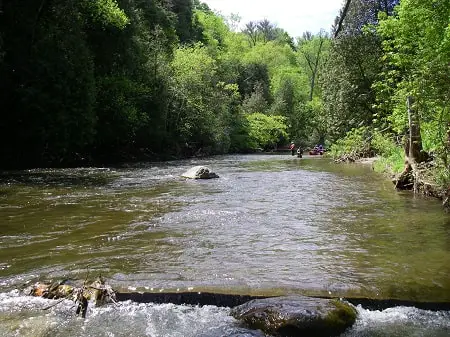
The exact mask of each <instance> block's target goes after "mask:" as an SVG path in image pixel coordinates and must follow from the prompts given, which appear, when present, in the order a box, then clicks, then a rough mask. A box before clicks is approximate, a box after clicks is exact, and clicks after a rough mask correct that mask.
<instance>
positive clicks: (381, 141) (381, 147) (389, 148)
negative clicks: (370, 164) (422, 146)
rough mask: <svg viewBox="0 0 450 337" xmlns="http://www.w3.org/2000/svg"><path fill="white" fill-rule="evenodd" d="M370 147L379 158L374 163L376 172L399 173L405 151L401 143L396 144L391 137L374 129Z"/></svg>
mask: <svg viewBox="0 0 450 337" xmlns="http://www.w3.org/2000/svg"><path fill="white" fill-rule="evenodd" d="M371 146H372V149H373V150H374V151H375V154H377V155H379V156H380V158H379V159H378V160H377V162H376V163H375V164H374V169H375V170H376V171H378V172H392V173H399V172H401V171H402V170H403V168H404V162H405V152H404V149H403V147H402V146H401V144H400V145H399V144H396V142H394V140H393V138H392V137H389V136H388V135H383V134H382V133H381V132H379V131H376V132H374V133H373V135H372V140H371Z"/></svg>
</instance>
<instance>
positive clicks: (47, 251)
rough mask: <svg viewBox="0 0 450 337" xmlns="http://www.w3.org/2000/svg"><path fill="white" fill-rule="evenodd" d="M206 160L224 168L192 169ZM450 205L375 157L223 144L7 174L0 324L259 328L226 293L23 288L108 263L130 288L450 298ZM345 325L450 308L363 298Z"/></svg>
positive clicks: (374, 327)
mask: <svg viewBox="0 0 450 337" xmlns="http://www.w3.org/2000/svg"><path fill="white" fill-rule="evenodd" d="M195 165H207V166H209V167H210V168H212V170H213V171H215V172H216V173H217V174H219V176H220V178H219V179H214V180H202V181H198V180H186V179H183V178H180V175H181V174H182V173H183V172H184V171H185V170H187V169H188V168H190V167H192V166H195ZM449 272H450V217H449V216H448V214H446V213H445V212H443V210H442V208H441V206H440V203H439V202H438V201H436V200H433V199H426V198H423V197H413V196H412V195H411V194H410V193H408V192H396V191H395V190H394V189H393V186H392V183H391V182H389V181H386V178H385V177H382V176H381V175H378V174H376V173H374V172H373V171H372V170H371V168H370V166H363V165H336V164H333V163H332V162H330V161H329V160H327V159H324V158H316V157H310V158H308V157H307V158H303V159H298V158H294V157H291V156H290V155H247V156H223V157H214V158H207V159H201V160H200V159H199V160H187V161H175V162H165V163H142V164H139V165H130V166H128V167H121V168H79V169H46V170H43V169H36V170H28V171H20V172H7V173H4V174H3V175H1V177H0V335H1V336H152V337H156V336H211V337H213V336H261V335H260V334H258V332H254V331H250V330H246V329H245V328H244V327H242V326H240V325H239V323H238V322H237V321H235V320H234V319H233V318H232V317H231V316H229V315H228V313H229V308H218V307H214V306H203V307H197V306H183V305H174V304H151V303H134V302H122V303H121V305H120V306H115V305H108V306H106V307H100V308H94V307H92V306H90V307H89V310H88V314H87V319H86V320H83V319H81V318H77V317H76V316H75V314H74V308H73V303H71V302H69V301H67V303H66V301H64V302H62V303H60V304H58V305H56V306H54V307H52V308H50V309H48V310H42V309H43V308H45V307H48V306H50V305H51V304H52V303H53V302H52V301H51V300H45V299H41V298H30V297H27V296H24V295H23V294H22V293H21V292H20V291H19V290H20V289H21V288H22V286H23V285H24V284H31V283H34V282H35V281H37V280H48V279H58V278H69V279H72V280H74V282H80V284H81V283H82V282H83V280H84V279H85V278H86V277H92V278H93V277H95V276H96V275H99V274H101V275H102V276H103V277H105V278H106V280H107V282H108V283H109V284H111V285H112V286H113V287H114V288H116V289H119V290H122V291H123V290H132V291H146V292H147V291H148V292H177V291H180V292H181V291H194V292H196V291H198V292H204V291H210V292H220V293H236V294H253V295H256V294H258V295H281V294H306V295H326V296H330V295H331V296H343V297H354V296H356V297H374V298H397V299H409V300H417V301H444V302H450V277H449V276H450V273H449ZM358 313H359V315H358V321H357V323H356V324H355V326H354V327H353V328H352V329H351V330H350V331H347V332H346V333H345V334H344V335H343V336H346V337H350V336H351V337H353V336H368V337H375V336H449V335H450V313H449V312H448V311H437V312H433V311H426V310H420V309H417V308H406V307H396V308H389V309H386V310H384V311H370V310H367V309H366V308H363V307H359V308H358Z"/></svg>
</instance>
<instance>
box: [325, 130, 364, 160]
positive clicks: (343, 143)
mask: <svg viewBox="0 0 450 337" xmlns="http://www.w3.org/2000/svg"><path fill="white" fill-rule="evenodd" d="M369 138H370V130H369V129H368V128H367V127H360V128H355V129H352V130H350V131H349V132H347V134H346V136H345V137H344V138H341V139H339V140H337V141H336V142H335V143H334V144H333V145H332V146H331V148H330V152H329V154H330V155H331V156H332V157H333V158H339V157H343V156H346V155H351V156H352V157H353V158H360V157H365V155H366V154H367V153H368V152H369V151H370V142H369V141H368V139H369Z"/></svg>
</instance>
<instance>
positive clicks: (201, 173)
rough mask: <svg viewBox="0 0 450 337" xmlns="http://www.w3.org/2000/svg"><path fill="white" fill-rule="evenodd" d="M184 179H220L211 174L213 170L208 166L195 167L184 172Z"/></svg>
mask: <svg viewBox="0 0 450 337" xmlns="http://www.w3.org/2000/svg"><path fill="white" fill-rule="evenodd" d="M181 176H182V177H184V178H190V179H212V178H219V176H218V175H217V174H215V173H214V172H211V170H210V169H209V168H208V167H206V166H194V167H192V168H190V169H189V170H187V171H186V172H184V173H183V174H182V175H181Z"/></svg>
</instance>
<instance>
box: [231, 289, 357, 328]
mask: <svg viewBox="0 0 450 337" xmlns="http://www.w3.org/2000/svg"><path fill="white" fill-rule="evenodd" d="M231 314H232V315H233V316H234V317H235V318H236V319H238V320H241V321H242V322H243V323H244V324H245V325H246V326H248V327H249V328H252V329H259V330H262V331H264V332H265V333H267V334H270V335H275V336H315V337H330V336H339V335H340V334H342V333H343V332H344V331H345V330H346V329H347V328H349V327H351V326H352V325H353V324H354V323H355V321H356V316H357V312H356V310H355V308H354V307H353V306H352V305H351V304H349V303H346V302H343V301H340V300H334V299H322V298H313V297H305V296H284V297H271V298H265V299H257V300H253V301H250V302H247V303H245V304H243V305H240V306H238V307H235V308H233V309H232V311H231Z"/></svg>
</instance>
